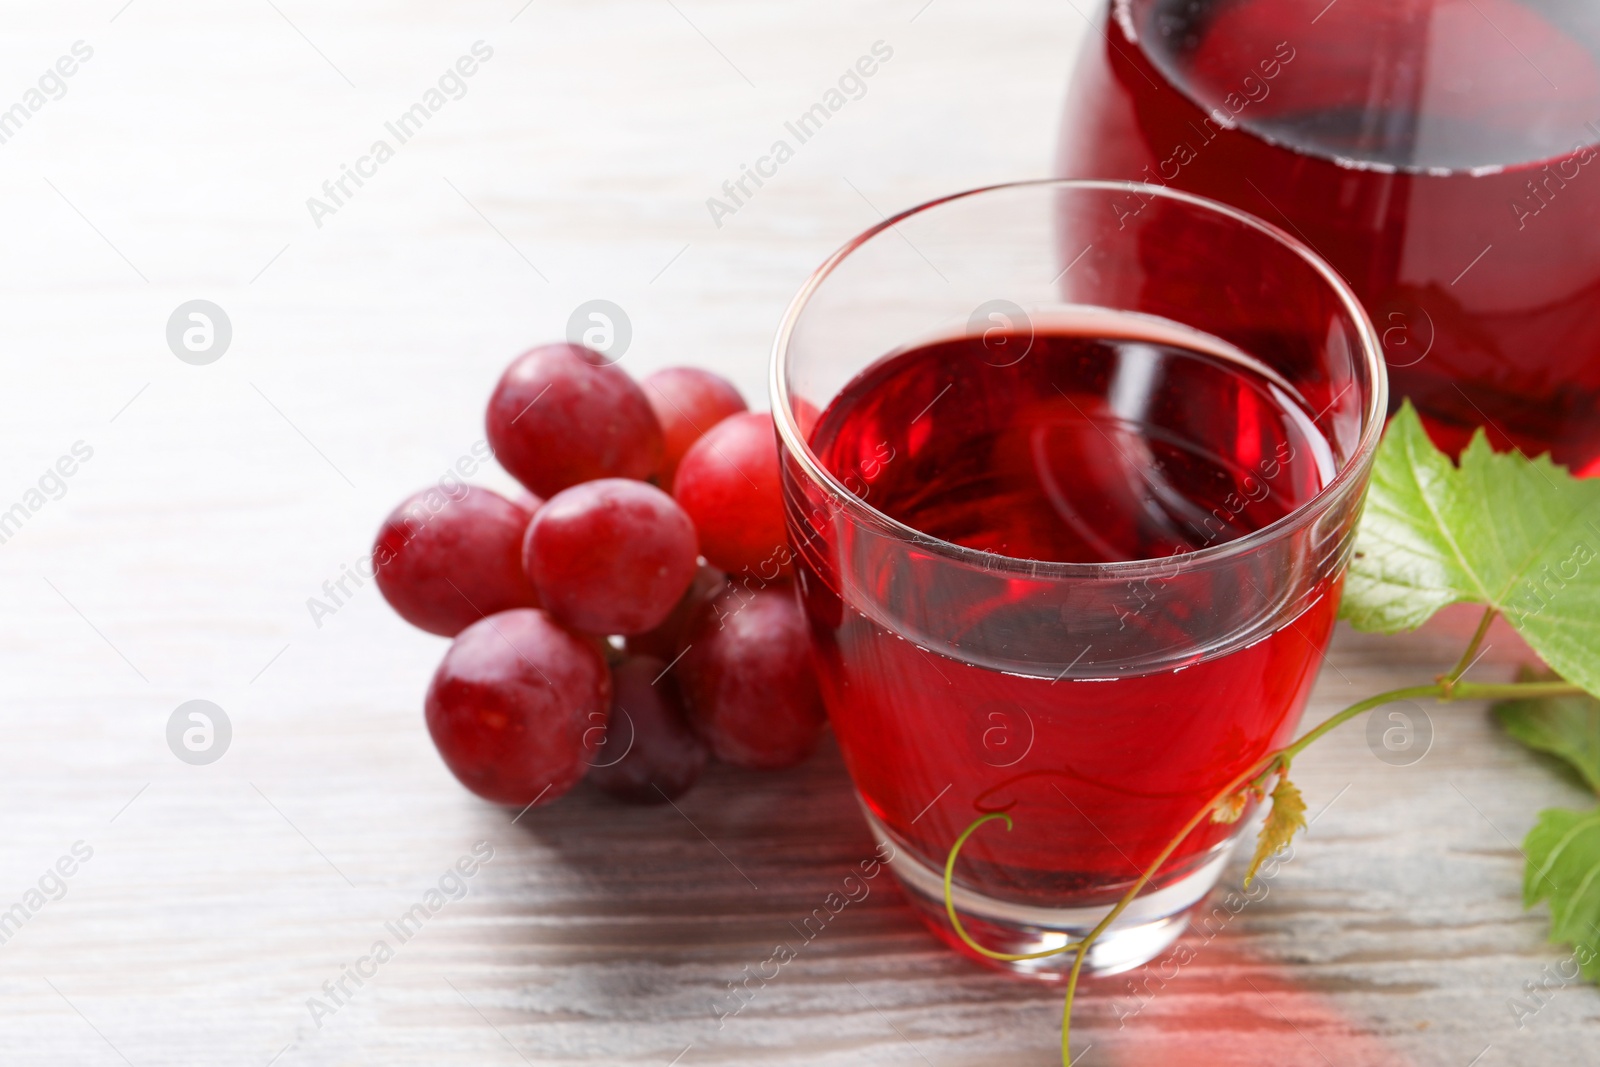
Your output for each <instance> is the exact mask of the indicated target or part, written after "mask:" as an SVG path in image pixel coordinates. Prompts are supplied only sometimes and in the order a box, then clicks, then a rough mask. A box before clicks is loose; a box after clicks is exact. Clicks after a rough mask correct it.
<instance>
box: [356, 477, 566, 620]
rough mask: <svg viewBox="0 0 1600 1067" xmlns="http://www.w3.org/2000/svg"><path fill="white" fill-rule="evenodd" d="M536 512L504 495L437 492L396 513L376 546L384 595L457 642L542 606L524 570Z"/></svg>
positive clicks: (458, 489) (463, 489)
mask: <svg viewBox="0 0 1600 1067" xmlns="http://www.w3.org/2000/svg"><path fill="white" fill-rule="evenodd" d="M528 515H529V513H528V512H527V511H525V510H524V509H523V508H522V507H521V506H520V505H518V504H515V503H512V502H511V501H509V500H507V499H506V498H505V497H503V496H501V495H500V494H498V493H495V492H492V491H490V490H488V489H480V488H478V487H477V486H472V485H458V486H454V487H452V488H451V490H450V491H449V493H446V491H445V490H443V489H441V488H439V487H438V486H435V487H433V488H431V489H425V490H423V491H422V492H419V493H416V494H415V495H413V496H411V497H409V498H407V499H406V500H405V501H404V502H403V503H402V504H401V505H400V506H399V507H397V508H395V509H394V511H393V512H391V513H390V515H389V517H388V518H387V519H385V520H384V521H383V526H382V527H381V528H379V530H378V536H377V538H376V540H375V541H374V543H373V546H372V562H373V567H374V569H375V570H376V572H377V575H376V577H377V582H378V589H379V590H381V591H382V593H383V596H384V599H385V600H387V601H388V602H389V603H390V605H391V606H393V608H394V610H395V611H397V612H399V613H400V617H401V618H402V619H405V620H406V621H407V622H409V623H411V624H412V625H413V626H419V627H421V628H422V629H424V630H427V631H428V632H429V633H434V634H442V635H443V636H445V637H454V636H455V635H456V634H458V633H460V632H461V630H462V628H463V627H466V626H468V625H470V624H471V623H473V622H476V621H477V620H478V619H481V618H483V617H484V616H485V615H493V614H494V613H495V612H497V611H506V610H507V609H509V608H530V607H538V606H539V594H538V593H537V592H535V591H534V587H533V583H532V582H530V581H529V580H528V577H527V575H526V574H524V573H523V570H522V535H523V531H524V530H525V529H526V528H527V525H528Z"/></svg>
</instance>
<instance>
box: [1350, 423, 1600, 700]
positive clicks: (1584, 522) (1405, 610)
mask: <svg viewBox="0 0 1600 1067" xmlns="http://www.w3.org/2000/svg"><path fill="white" fill-rule="evenodd" d="M1459 603H1471V604H1485V605H1488V606H1490V607H1493V608H1497V609H1499V610H1500V611H1501V612H1502V613H1503V614H1504V615H1505V617H1506V618H1507V619H1508V620H1510V622H1511V624H1512V626H1514V627H1516V629H1517V631H1518V632H1519V633H1521V634H1522V636H1523V638H1524V639H1525V640H1526V641H1527V642H1528V644H1529V645H1531V646H1532V647H1533V650H1534V651H1535V652H1537V653H1539V655H1540V656H1542V657H1543V658H1544V660H1545V662H1546V663H1548V664H1550V666H1551V667H1554V668H1555V670H1556V671H1557V673H1559V674H1560V675H1561V676H1562V677H1563V678H1565V679H1566V680H1567V681H1569V682H1573V683H1575V684H1577V685H1580V686H1582V687H1583V688H1585V689H1587V690H1589V691H1590V692H1591V693H1596V694H1600V478H1589V479H1580V478H1573V477H1572V476H1571V475H1569V474H1568V473H1567V472H1566V470H1565V469H1564V468H1562V467H1558V466H1556V465H1555V464H1554V463H1552V462H1551V461H1550V458H1549V457H1548V456H1541V457H1539V458H1538V459H1532V460H1530V459H1528V458H1527V457H1525V456H1522V455H1520V454H1517V453H1498V452H1495V451H1494V450H1493V449H1492V448H1490V447H1489V441H1488V438H1487V437H1486V436H1485V435H1484V433H1483V431H1482V430H1479V431H1478V432H1477V433H1476V434H1475V435H1473V438H1472V441H1471V443H1470V444H1468V445H1467V447H1466V450H1465V451H1464V452H1462V454H1461V464H1460V466H1459V467H1458V466H1457V465H1456V464H1454V463H1452V462H1451V461H1450V457H1449V456H1447V455H1446V454H1445V453H1443V452H1441V451H1439V450H1438V449H1437V448H1435V447H1434V446H1433V442H1432V441H1430V440H1429V439H1428V434H1427V431H1426V430H1424V429H1423V427H1422V420H1421V419H1419V418H1418V417H1417V413H1416V410H1415V409H1414V408H1412V406H1411V404H1410V402H1409V401H1407V402H1406V403H1405V404H1404V405H1402V406H1401V408H1400V411H1399V412H1398V413H1397V414H1396V415H1395V417H1394V419H1393V420H1392V421H1391V422H1390V424H1389V429H1388V431H1387V432H1386V433H1385V434H1384V437H1383V443H1382V444H1381V445H1380V446H1379V448H1378V456H1377V461H1376V463H1375V464H1374V466H1373V471H1372V487H1371V489H1370V490H1369V492H1368V495H1367V503H1366V511H1365V513H1364V514H1363V516H1362V520H1361V526H1360V529H1359V530H1358V531H1357V534H1356V544H1355V558H1354V559H1353V560H1352V561H1351V564H1350V573H1349V577H1348V578H1347V579H1346V581H1345V590H1344V603H1343V606H1342V607H1341V609H1340V613H1341V614H1342V615H1343V617H1344V618H1346V619H1349V620H1350V623H1351V625H1353V626H1354V627H1355V628H1356V629H1358V630H1371V631H1377V632H1381V633H1395V632H1396V631H1399V630H1412V629H1415V628H1416V627H1418V626H1420V625H1422V624H1423V623H1424V622H1426V621H1427V620H1428V619H1429V618H1431V617H1432V616H1433V614H1434V613H1435V612H1436V611H1438V610H1439V609H1440V608H1442V607H1445V606H1446V605H1449V604H1459Z"/></svg>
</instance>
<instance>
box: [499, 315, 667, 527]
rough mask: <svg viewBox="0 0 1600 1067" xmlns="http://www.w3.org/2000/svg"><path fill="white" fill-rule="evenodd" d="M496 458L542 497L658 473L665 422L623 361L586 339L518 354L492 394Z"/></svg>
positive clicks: (649, 476)
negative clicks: (610, 359) (596, 481)
mask: <svg viewBox="0 0 1600 1067" xmlns="http://www.w3.org/2000/svg"><path fill="white" fill-rule="evenodd" d="M486 421H487V423H488V429H489V444H490V445H491V446H493V448H494V453H495V458H496V459H498V460H499V461H500V465H501V466H503V467H505V469H506V470H508V471H510V472H511V473H512V475H513V476H515V477H516V479H517V480H518V481H519V482H521V483H522V484H523V485H525V486H527V487H528V488H529V489H531V490H533V491H534V492H535V493H537V494H539V495H540V496H546V497H547V496H550V495H552V494H554V493H558V492H560V491H561V490H563V489H565V488H567V487H568V486H569V485H577V484H578V483H579V482H585V481H588V480H590V479H592V478H611V477H617V478H637V479H641V480H645V479H649V478H651V477H654V476H655V475H657V474H658V473H660V470H661V456H662V448H663V445H662V440H661V426H660V424H658V423H657V422H656V417H655V413H654V412H653V411H651V410H650V402H649V401H648V400H646V399H645V396H644V393H642V392H640V391H639V387H638V385H636V384H635V383H634V381H633V379H632V378H630V377H628V373H627V372H626V371H624V370H623V369H622V368H621V367H616V366H612V365H611V364H608V363H607V362H606V361H605V357H603V356H601V355H600V354H599V353H598V352H594V351H591V350H590V349H587V348H584V347H583V346H581V345H569V344H553V345H542V346H540V347H539V348H533V349H529V350H528V351H527V352H524V353H523V354H522V355H520V356H518V357H517V358H516V360H515V361H513V362H512V364H511V366H509V367H507V368H506V372H505V374H504V375H502V376H501V378H500V382H499V384H498V385H496V386H495V389H494V395H493V396H491V397H490V398H489V412H488V418H487V420H486Z"/></svg>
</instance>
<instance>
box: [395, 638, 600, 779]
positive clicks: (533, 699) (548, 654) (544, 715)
mask: <svg viewBox="0 0 1600 1067" xmlns="http://www.w3.org/2000/svg"><path fill="white" fill-rule="evenodd" d="M610 705H611V673H610V672H609V671H608V670H607V669H606V662H605V659H604V657H602V656H601V655H600V653H599V651H597V650H596V649H595V647H594V646H593V645H592V644H591V643H590V642H588V641H587V640H585V639H583V638H581V637H578V636H576V635H574V634H570V633H568V632H567V631H565V630H563V629H562V628H561V627H560V626H558V625H556V623H555V621H554V620H553V619H551V618H550V616H549V615H548V614H546V613H545V612H543V611H533V610H529V609H526V608H521V609H518V610H515V611H503V612H501V613H500V614H498V615H491V616H489V617H488V618H486V619H479V620H478V621H477V622H475V623H473V624H472V625H471V626H469V627H467V628H466V629H465V630H462V631H461V633H460V635H459V636H458V637H457V638H456V639H455V641H454V643H452V644H451V645H450V650H449V651H448V652H446V653H445V654H444V662H442V663H440V664H439V669H438V671H436V672H435V673H434V676H433V682H432V684H431V685H429V686H428V698H427V702H426V705H425V706H426V709H427V720H428V733H429V734H431V735H432V736H433V743H434V745H435V746H436V747H437V748H438V749H439V755H440V756H442V757H443V758H444V762H445V765H446V766H447V767H449V768H450V770H451V772H452V773H453V774H455V776H456V777H457V778H458V779H460V781H461V784H462V785H464V786H466V787H467V788H468V789H470V790H472V791H473V792H474V793H476V794H478V795H479V796H480V797H483V798H484V799H485V800H492V801H494V802H495V803H497V804H516V805H522V804H532V803H533V802H535V801H539V802H541V803H543V802H547V801H551V800H554V799H555V798H556V797H558V796H560V795H561V794H562V793H565V792H566V791H567V790H568V789H571V788H572V787H573V786H574V785H575V784H577V782H578V780H579V779H580V778H582V777H583V773H584V771H586V770H587V769H588V765H589V761H590V760H591V759H593V758H594V753H595V751H596V750H597V749H598V748H599V745H600V739H601V738H602V737H603V736H604V729H605V724H606V717H607V712H608V711H609V709H610Z"/></svg>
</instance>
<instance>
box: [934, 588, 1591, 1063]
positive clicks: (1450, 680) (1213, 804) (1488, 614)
mask: <svg viewBox="0 0 1600 1067" xmlns="http://www.w3.org/2000/svg"><path fill="white" fill-rule="evenodd" d="M1496 614H1497V612H1496V610H1495V609H1494V608H1490V609H1488V610H1487V611H1485V612H1484V615H1483V619H1482V621H1481V622H1479V624H1478V629H1477V631H1476V632H1475V633H1474V634H1473V636H1472V640H1471V642H1470V643H1469V644H1468V645H1467V649H1466V651H1465V652H1463V653H1462V655H1461V658H1460V659H1459V660H1457V661H1456V665H1455V666H1454V667H1452V668H1451V669H1450V670H1449V671H1448V672H1446V673H1445V674H1442V675H1440V676H1439V677H1438V680H1437V681H1435V683H1434V684H1433V685H1414V686H1408V687H1406V688H1403V689H1391V690H1389V691H1388V692H1386V693H1379V694H1378V695H1377V696H1371V697H1368V698H1367V699H1365V700H1360V701H1357V702H1356V703H1354V704H1351V705H1350V706H1349V707H1347V708H1345V709H1344V710H1343V711H1340V712H1337V713H1336V714H1334V715H1331V716H1329V717H1328V718H1326V719H1324V720H1323V721H1322V722H1320V723H1318V724H1317V725H1316V726H1315V727H1313V728H1312V729H1311V730H1308V731H1307V732H1306V733H1305V734H1304V735H1303V736H1301V737H1300V738H1299V739H1298V740H1296V741H1295V742H1293V743H1292V744H1289V745H1286V746H1285V747H1283V748H1280V749H1277V750H1276V751H1273V752H1269V753H1268V754H1267V755H1265V756H1263V757H1261V758H1260V759H1259V760H1257V761H1256V762H1255V763H1253V764H1251V766H1250V767H1249V768H1248V769H1246V770H1244V771H1242V772H1241V773H1239V774H1237V775H1235V776H1234V777H1233V778H1232V779H1230V780H1229V781H1228V784H1226V785H1224V786H1223V787H1222V788H1221V789H1218V790H1217V792H1216V793H1215V794H1214V795H1213V796H1212V797H1211V799H1210V800H1209V801H1207V802H1206V804H1205V806H1204V807H1202V808H1201V809H1200V810H1199V811H1197V812H1195V814H1194V815H1193V817H1191V818H1190V819H1189V821H1188V822H1186V823H1184V824H1183V828H1182V829H1180V830H1179V831H1178V832H1177V834H1175V835H1174V836H1173V837H1172V839H1171V840H1170V841H1168V842H1167V844H1166V846H1165V847H1164V848H1162V850H1161V851H1160V852H1159V853H1157V854H1156V857H1155V859H1154V860H1152V861H1151V862H1150V866H1149V867H1148V868H1146V870H1145V871H1144V873H1142V874H1140V875H1139V877H1138V879H1137V880H1136V881H1135V882H1134V883H1133V885H1132V886H1131V887H1130V888H1129V889H1128V891H1127V892H1126V893H1124V894H1123V896H1122V899H1121V900H1119V901H1117V903H1116V906H1114V907H1113V908H1112V909H1111V910H1110V911H1109V912H1107V913H1106V916H1105V918H1103V919H1101V920H1100V922H1099V923H1098V924H1097V925H1096V926H1095V927H1094V929H1092V930H1090V931H1089V932H1088V933H1087V934H1085V935H1084V936H1083V937H1082V938H1080V939H1079V940H1077V941H1072V942H1069V943H1068V944H1065V945H1062V946H1060V947H1059V948H1052V949H1045V950H1043V951H1041V952H1028V953H1022V954H1015V953H1008V952H996V951H995V950H993V949H991V948H988V947H987V946H984V945H980V944H978V943H977V942H976V941H975V940H973V938H972V936H971V935H970V934H968V933H967V930H966V928H965V927H964V926H962V925H961V919H960V917H959V916H958V915H957V914H956V907H955V895H954V881H955V869H956V858H957V857H958V856H959V855H960V854H961V849H962V846H964V845H965V844H966V843H967V839H968V838H970V837H971V836H972V835H973V833H974V832H976V831H977V830H978V828H979V827H981V826H983V825H984V824H985V823H989V822H993V821H994V820H996V819H1003V820H1004V821H1005V824H1006V830H1007V831H1009V830H1010V829H1011V828H1012V825H1013V823H1012V819H1011V816H1010V815H1007V814H1005V813H1003V812H991V813H990V814H987V815H984V816H982V817H981V818H979V819H977V820H975V821H974V822H973V823H972V825H970V826H968V827H967V828H966V829H965V830H963V831H962V832H961V835H960V836H959V837H957V838H956V840H955V843H954V844H952V845H951V846H950V854H949V857H948V858H947V859H946V860H945V865H944V907H945V914H946V915H947V916H948V917H949V919H950V925H951V928H952V929H953V930H954V931H955V933H956V936H957V937H959V938H960V939H961V941H962V943H963V944H965V945H966V946H967V947H968V948H970V949H971V950H972V951H974V952H976V953H978V954H979V955H980V956H983V957H985V958H987V959H992V960H1000V961H1004V962H1017V961H1021V960H1037V959H1044V958H1045V957H1048V956H1059V955H1061V954H1063V953H1066V952H1072V953H1074V954H1075V955H1074V958H1073V961H1072V970H1071V972H1070V973H1069V974H1068V976H1067V995H1066V998H1065V1003H1064V1004H1063V1005H1062V1008H1061V1062H1062V1064H1063V1067H1072V1059H1071V1038H1072V1003H1073V999H1074V998H1075V997H1076V995H1077V991H1078V977H1079V975H1080V973H1081V972H1082V970H1083V961H1084V960H1085V959H1087V958H1088V955H1089V950H1090V949H1091V948H1093V947H1094V943H1095V942H1096V941H1097V940H1099V938H1100V935H1101V934H1103V933H1105V931H1106V930H1107V928H1109V927H1110V926H1111V924H1112V923H1114V922H1116V921H1117V917H1118V916H1120V915H1121V914H1122V913H1123V912H1124V911H1125V910H1127V908H1128V905H1130V904H1132V903H1133V901H1134V898H1135V897H1137V896H1138V895H1139V894H1140V893H1141V892H1143V891H1144V889H1145V887H1146V886H1148V885H1149V884H1150V882H1151V880H1152V879H1154V878H1155V876H1156V873H1157V872H1158V871H1160V870H1161V866H1162V864H1164V863H1166V862H1167V860H1168V859H1170V858H1171V856H1172V854H1173V852H1175V851H1177V849H1178V846H1180V845H1182V844H1183V842H1184V841H1185V839H1187V838H1188V836H1189V835H1190V834H1191V833H1193V832H1194V829H1195V827H1197V826H1199V825H1200V823H1201V822H1202V821H1203V820H1204V819H1206V818H1207V817H1208V816H1210V815H1211V813H1212V812H1213V811H1215V810H1217V808H1218V806H1219V805H1220V804H1222V803H1223V802H1224V801H1225V800H1227V799H1228V798H1229V797H1231V796H1233V795H1235V794H1236V793H1238V792H1239V791H1240V790H1241V789H1245V788H1249V789H1251V790H1253V791H1256V792H1257V793H1258V794H1259V793H1263V792H1265V788H1266V783H1267V782H1268V781H1269V780H1270V779H1271V778H1272V777H1273V776H1274V775H1276V774H1282V773H1285V772H1287V771H1288V768H1289V764H1290V762H1291V761H1293V760H1294V758H1295V757H1296V756H1298V755H1299V754H1300V753H1301V752H1303V751H1305V749H1306V748H1308V747H1309V746H1310V745H1312V744H1314V743H1315V742H1317V741H1319V740H1321V739H1322V738H1323V737H1325V736H1326V735H1327V734H1329V733H1331V732H1332V731H1333V730H1335V729H1337V728H1338V727H1340V726H1342V725H1344V724H1345V723H1347V722H1349V721H1350V720H1351V719H1353V718H1355V717H1356V716H1358V715H1362V714H1364V713H1366V712H1369V711H1371V710H1372V709H1374V708H1378V707H1382V706H1383V705H1385V704H1392V703H1394V702H1396V701H1400V700H1418V699H1422V698H1424V697H1432V698H1434V700H1435V701H1437V702H1438V703H1441V704H1449V703H1454V702H1456V701H1461V700H1516V699H1528V698H1533V697H1549V696H1571V695H1574V694H1580V693H1583V692H1584V691H1585V690H1584V689H1583V688H1582V687H1581V686H1577V685H1572V684H1570V683H1568V682H1562V681H1547V682H1507V683H1504V684H1499V685H1484V684H1479V683H1475V682H1463V681H1462V680H1461V676H1462V675H1463V674H1465V673H1466V672H1467V670H1468V669H1469V668H1470V667H1471V666H1472V664H1473V663H1474V662H1475V658H1474V657H1476V656H1477V654H1478V649H1479V647H1480V646H1481V645H1482V644H1483V640H1484V637H1485V636H1486V635H1487V634H1488V632H1489V627H1490V625H1491V624H1492V623H1493V622H1494V618H1495V615H1496Z"/></svg>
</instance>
